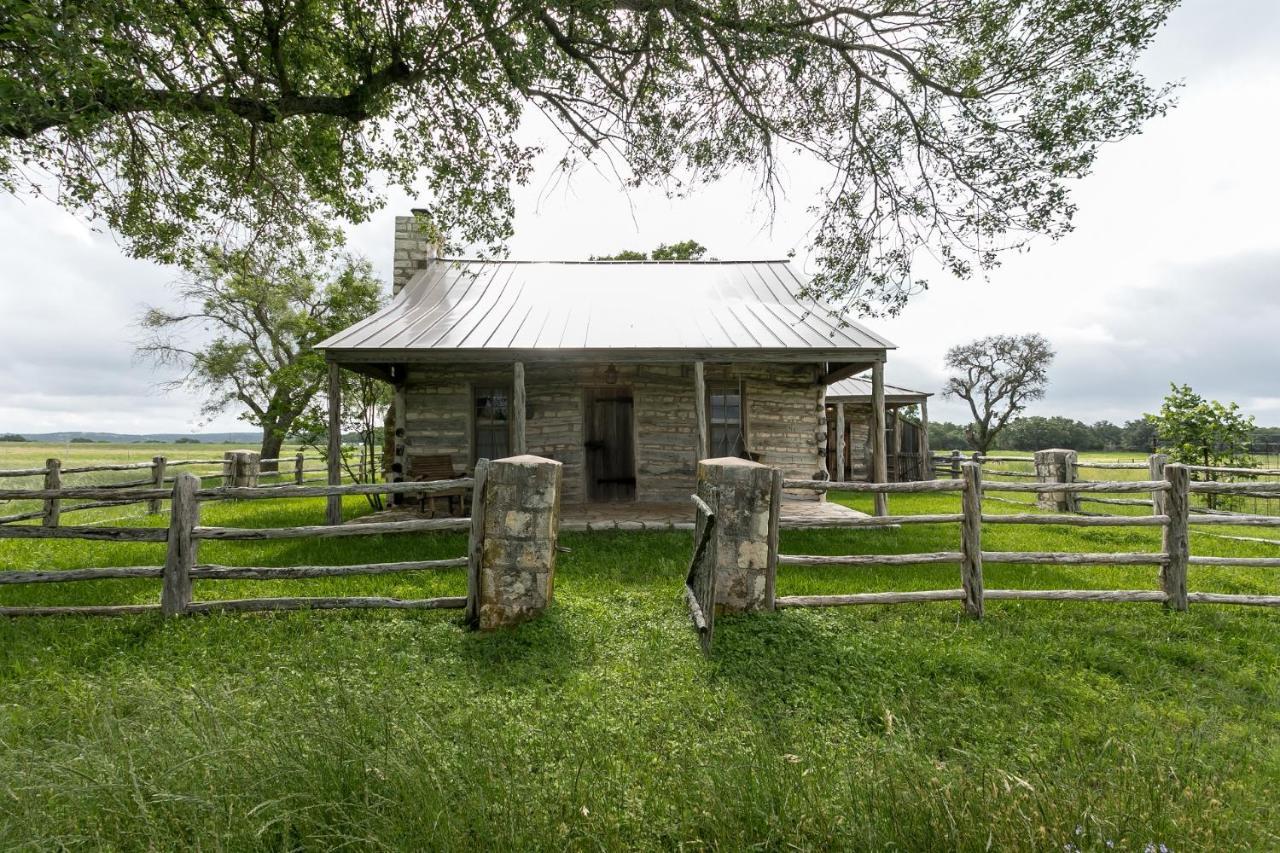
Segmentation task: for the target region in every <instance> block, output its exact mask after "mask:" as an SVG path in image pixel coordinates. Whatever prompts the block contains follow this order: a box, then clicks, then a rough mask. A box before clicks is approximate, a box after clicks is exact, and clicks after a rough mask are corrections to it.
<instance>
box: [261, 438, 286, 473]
mask: <svg viewBox="0 0 1280 853" xmlns="http://www.w3.org/2000/svg"><path fill="white" fill-rule="evenodd" d="M283 446H284V434H283V433H281V432H280V430H279V429H277V428H275V427H266V428H263V430H262V458H263V459H279V458H280V448H282V447H283ZM260 470H261V471H262V473H264V474H267V473H275V472H276V471H277V470H279V465H278V463H275V462H264V463H262V468H261V469H260Z"/></svg>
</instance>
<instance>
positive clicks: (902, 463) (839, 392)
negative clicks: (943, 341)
mask: <svg viewBox="0 0 1280 853" xmlns="http://www.w3.org/2000/svg"><path fill="white" fill-rule="evenodd" d="M883 387H884V392H883V394H882V395H881V396H882V398H883V399H882V400H881V402H880V405H879V407H878V409H879V411H880V414H881V423H883V424H884V430H885V434H884V436H885V438H884V446H885V447H886V448H887V450H886V453H885V462H886V471H885V474H886V477H887V479H885V480H879V481H878V482H889V483H900V482H906V481H911V480H928V479H931V478H932V476H933V468H932V466H931V464H930V453H929V398H930V397H931V396H933V395H932V394H930V393H928V392H925V391H913V390H911V389H910V388H901V387H898V386H896V385H889V384H887V383H886V384H885V385H884V386H883ZM875 396H876V392H875V388H874V386H873V383H872V382H871V381H870V379H868V378H865V377H861V376H854V377H851V378H849V379H842V380H840V381H838V382H833V383H832V384H831V385H830V386H829V387H828V388H827V470H828V471H830V472H831V479H833V480H838V481H841V482H845V481H849V480H854V481H862V482H871V481H872V480H873V477H872V473H873V468H874V457H875V442H874V441H873V438H874V435H873V432H872V429H873V422H874V420H875V418H874V417H873V406H874V405H875V404H874V400H875ZM912 409H914V411H915V417H908V416H907V415H906V413H905V412H904V410H908V411H910V410H912Z"/></svg>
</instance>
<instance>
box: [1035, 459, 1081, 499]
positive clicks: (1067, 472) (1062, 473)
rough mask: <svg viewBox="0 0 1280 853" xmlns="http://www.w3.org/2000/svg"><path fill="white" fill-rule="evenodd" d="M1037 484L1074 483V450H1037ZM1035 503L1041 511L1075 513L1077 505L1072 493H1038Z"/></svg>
mask: <svg viewBox="0 0 1280 853" xmlns="http://www.w3.org/2000/svg"><path fill="white" fill-rule="evenodd" d="M1035 464H1036V482H1037V483H1074V482H1075V480H1076V452H1075V451H1074V450H1058V449H1055V450H1037V451H1036V462H1035ZM1036 503H1037V504H1038V505H1039V506H1040V507H1041V508H1042V509H1051V510H1055V511H1057V512H1075V511H1076V510H1077V509H1078V508H1079V505H1078V503H1077V501H1076V495H1075V493H1074V492H1040V493H1039V495H1037V497H1036Z"/></svg>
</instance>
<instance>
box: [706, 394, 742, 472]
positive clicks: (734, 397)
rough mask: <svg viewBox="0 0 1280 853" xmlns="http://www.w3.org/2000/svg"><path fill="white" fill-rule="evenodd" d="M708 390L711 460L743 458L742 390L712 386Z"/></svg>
mask: <svg viewBox="0 0 1280 853" xmlns="http://www.w3.org/2000/svg"><path fill="white" fill-rule="evenodd" d="M708 390H709V393H708V395H707V396H708V406H707V414H708V416H709V419H710V423H709V426H710V428H711V456H712V458H715V457H719V456H738V457H742V456H745V455H746V451H747V444H746V440H745V434H744V430H743V426H742V423H743V417H742V389H741V388H739V387H738V386H725V387H714V386H713V387H711V388H710V389H708Z"/></svg>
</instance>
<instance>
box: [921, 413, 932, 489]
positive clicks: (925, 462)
mask: <svg viewBox="0 0 1280 853" xmlns="http://www.w3.org/2000/svg"><path fill="white" fill-rule="evenodd" d="M920 479H921V480H932V479H933V454H932V453H931V452H930V451H929V401H928V400H927V399H925V400H921V401H920Z"/></svg>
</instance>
